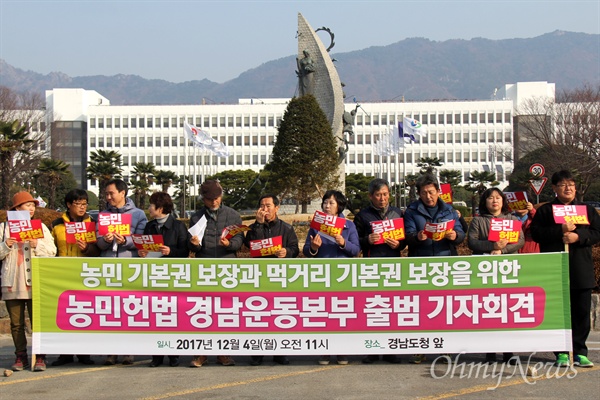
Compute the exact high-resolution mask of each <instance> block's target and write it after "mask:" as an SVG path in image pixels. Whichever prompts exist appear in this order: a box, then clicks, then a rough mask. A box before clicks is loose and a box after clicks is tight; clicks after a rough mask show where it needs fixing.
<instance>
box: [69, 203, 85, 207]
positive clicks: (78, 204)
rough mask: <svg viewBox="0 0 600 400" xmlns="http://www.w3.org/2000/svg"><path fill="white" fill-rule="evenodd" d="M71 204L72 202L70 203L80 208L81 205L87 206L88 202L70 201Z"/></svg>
mask: <svg viewBox="0 0 600 400" xmlns="http://www.w3.org/2000/svg"><path fill="white" fill-rule="evenodd" d="M71 204H72V205H74V206H75V207H80V208H83V207H87V206H88V203H78V202H73V203H71Z"/></svg>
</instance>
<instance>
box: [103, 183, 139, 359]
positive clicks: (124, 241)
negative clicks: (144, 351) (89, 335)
mask: <svg viewBox="0 0 600 400" xmlns="http://www.w3.org/2000/svg"><path fill="white" fill-rule="evenodd" d="M127 191H128V187H127V184H126V183H125V181H123V180H122V179H111V180H110V181H108V182H107V184H106V189H105V193H106V203H107V204H106V209H105V210H104V211H103V212H105V213H111V214H131V229H130V231H131V233H132V234H137V235H141V234H143V233H144V228H145V227H146V224H147V223H148V218H146V213H144V211H142V210H140V209H139V208H137V207H136V206H135V204H134V203H133V201H132V200H131V199H129V198H128V197H127ZM96 234H97V233H96ZM97 237H98V241H97V242H96V244H97V246H98V248H99V249H100V257H138V252H137V249H136V247H135V244H134V243H133V239H132V238H131V236H124V235H121V234H118V233H113V232H109V233H107V234H106V235H104V236H100V235H98V234H97ZM116 363H117V356H116V355H109V356H107V357H106V360H105V361H104V365H115V364H116ZM130 364H133V356H131V355H126V356H124V357H123V365H130Z"/></svg>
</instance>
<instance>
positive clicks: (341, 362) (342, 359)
mask: <svg viewBox="0 0 600 400" xmlns="http://www.w3.org/2000/svg"><path fill="white" fill-rule="evenodd" d="M337 363H338V364H339V365H348V357H346V356H337Z"/></svg>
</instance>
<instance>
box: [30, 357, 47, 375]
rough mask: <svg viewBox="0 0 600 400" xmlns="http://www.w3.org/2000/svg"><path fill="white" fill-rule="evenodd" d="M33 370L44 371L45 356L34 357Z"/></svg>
mask: <svg viewBox="0 0 600 400" xmlns="http://www.w3.org/2000/svg"><path fill="white" fill-rule="evenodd" d="M33 370H34V371H35V372H40V371H45V370H46V358H45V357H36V359H35V365H34V366H33Z"/></svg>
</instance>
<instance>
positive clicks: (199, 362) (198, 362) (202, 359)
mask: <svg viewBox="0 0 600 400" xmlns="http://www.w3.org/2000/svg"><path fill="white" fill-rule="evenodd" d="M207 362H208V357H206V356H196V357H194V358H192V361H191V362H190V368H200V367H201V366H203V365H204V364H206V363H207Z"/></svg>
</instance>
